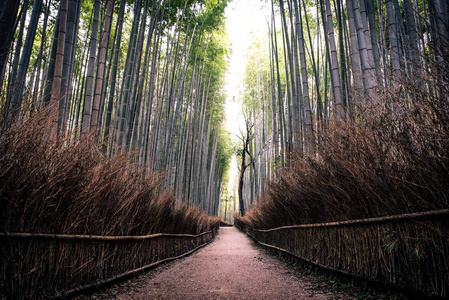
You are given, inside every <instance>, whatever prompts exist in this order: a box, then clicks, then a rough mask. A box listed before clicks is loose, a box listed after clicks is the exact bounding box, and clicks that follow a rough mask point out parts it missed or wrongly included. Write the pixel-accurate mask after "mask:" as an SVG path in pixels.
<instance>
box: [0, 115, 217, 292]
mask: <svg viewBox="0 0 449 300" xmlns="http://www.w3.org/2000/svg"><path fill="white" fill-rule="evenodd" d="M48 115H49V114H48V112H47V111H45V110H44V111H42V112H40V113H38V114H36V115H35V116H33V117H31V118H29V119H26V120H24V121H21V122H16V123H14V124H12V125H11V124H9V125H8V126H6V125H5V123H3V124H1V127H0V128H1V129H0V130H1V133H0V207H2V209H1V210H0V230H1V231H2V232H27V233H63V234H88V235H147V234H151V233H159V232H162V233H188V234H198V233H200V232H204V231H209V230H211V229H213V228H218V226H219V223H220V219H219V218H216V217H215V218H213V217H209V216H207V215H206V214H205V213H204V212H203V211H200V210H199V209H197V208H191V207H188V206H186V205H182V204H179V203H178V202H177V199H176V197H175V195H174V193H173V192H171V191H170V190H167V189H166V188H165V186H164V178H163V176H162V175H161V174H157V173H149V174H148V173H145V172H143V171H142V170H136V168H135V167H133V166H134V165H133V160H132V157H131V156H129V155H122V156H116V157H113V158H111V159H109V158H106V157H104V156H103V154H102V153H101V151H100V150H99V149H100V148H99V146H98V144H96V143H94V142H92V140H93V139H92V138H91V137H86V138H84V139H83V140H81V141H76V142H73V141H71V140H70V137H69V138H67V139H66V140H62V141H60V142H59V143H53V142H51V141H50V140H49V139H48V128H49V127H50V124H49V122H48V120H49V118H48V117H47V116H48ZM211 237H212V235H208V236H207V237H201V238H200V239H194V240H190V239H186V238H158V239H155V240H149V241H136V242H126V243H95V242H81V243H75V242H65V241H61V242H59V241H41V240H29V241H20V240H9V239H4V240H2V243H1V245H2V246H1V247H0V256H1V257H2V264H1V265H0V295H2V296H0V298H2V297H3V296H5V297H8V298H11V299H22V298H40V297H45V296H51V295H54V294H55V293H57V292H61V291H63V290H67V289H70V288H74V287H77V286H80V285H83V284H88V283H92V282H95V281H96V280H98V279H105V278H109V277H113V276H116V275H117V274H120V273H123V272H126V271H129V270H131V269H134V268H138V267H141V266H142V265H146V264H149V263H152V262H154V261H157V260H160V259H164V258H167V257H171V256H177V255H180V254H182V253H185V252H187V251H189V250H191V249H193V248H194V247H196V246H198V245H199V243H202V242H205V241H206V240H207V239H208V240H210V238H211Z"/></svg>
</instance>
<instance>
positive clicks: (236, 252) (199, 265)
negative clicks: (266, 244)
mask: <svg viewBox="0 0 449 300" xmlns="http://www.w3.org/2000/svg"><path fill="white" fill-rule="evenodd" d="M89 298H91V299H92V298H103V299H104V298H107V299H245V300H246V299H354V298H352V297H349V296H348V295H345V294H342V293H338V292H329V290H326V289H320V287H319V286H318V285H317V284H316V282H315V281H314V280H313V279H311V278H308V277H305V276H302V275H298V274H297V273H295V272H294V270H293V269H291V267H289V266H288V265H287V264H286V263H285V262H282V261H280V260H277V259H276V258H274V257H272V256H270V255H268V254H266V253H265V252H263V251H261V250H259V249H258V248H257V247H255V246H254V245H253V243H252V242H251V241H250V240H249V238H248V237H247V236H246V235H244V234H243V233H241V232H239V231H238V230H237V229H236V228H234V227H222V228H220V232H219V234H218V236H217V237H216V239H215V241H214V242H213V243H212V244H210V245H209V246H207V247H205V248H203V249H201V250H199V251H198V252H196V253H195V254H193V255H191V256H189V257H187V258H185V259H182V260H180V261H178V262H176V263H172V264H169V265H168V266H165V267H164V266H163V267H159V268H157V269H155V270H153V271H152V272H150V273H147V274H144V275H142V276H140V277H139V278H137V279H133V280H130V281H128V282H127V283H125V284H121V285H119V286H116V287H114V288H112V289H109V290H107V291H105V292H102V293H99V294H96V295H92V296H91V297H89Z"/></svg>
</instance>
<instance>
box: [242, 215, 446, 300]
mask: <svg viewBox="0 0 449 300" xmlns="http://www.w3.org/2000/svg"><path fill="white" fill-rule="evenodd" d="M236 226H238V227H239V228H240V229H241V230H242V231H244V232H246V233H247V234H248V235H249V236H251V237H252V238H253V239H255V240H256V241H258V242H259V243H260V244H261V245H263V246H266V247H268V248H271V249H275V250H278V251H281V252H284V253H288V254H290V255H293V256H295V257H297V258H299V259H300V260H302V261H306V262H308V263H310V264H312V265H315V266H318V267H321V268H325V269H328V270H330V271H334V272H337V273H342V274H345V275H349V276H350V277H354V278H358V279H362V280H364V281H372V282H375V283H383V284H384V285H386V286H390V287H396V288H401V289H402V290H405V291H408V292H417V293H418V294H420V295H421V296H426V295H427V296H429V297H433V296H435V297H436V298H440V297H441V298H449V209H443V210H436V211H430V212H424V213H412V214H404V215H398V216H389V217H380V218H370V219H362V220H352V221H344V222H332V223H320V224H305V225H295V226H285V227H278V228H273V229H268V230H259V229H254V228H250V227H248V226H247V225H245V224H243V223H238V224H236Z"/></svg>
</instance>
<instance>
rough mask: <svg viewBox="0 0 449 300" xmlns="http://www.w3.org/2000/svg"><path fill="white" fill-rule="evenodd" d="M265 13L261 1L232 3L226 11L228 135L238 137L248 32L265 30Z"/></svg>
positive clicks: (244, 0) (246, 0) (240, 0)
mask: <svg viewBox="0 0 449 300" xmlns="http://www.w3.org/2000/svg"><path fill="white" fill-rule="evenodd" d="M265 12H266V10H264V9H263V4H262V2H261V0H233V1H232V2H230V3H229V4H228V5H227V8H226V11H225V15H226V19H227V20H226V27H227V30H228V34H229V41H230V42H231V47H232V50H231V55H230V63H229V69H228V73H227V74H226V82H227V84H226V91H227V95H228V98H227V102H226V115H227V127H228V130H229V131H230V132H232V133H234V134H237V135H238V134H240V131H239V124H242V123H243V119H242V118H240V120H239V115H240V106H241V105H240V103H239V101H238V98H239V88H240V87H241V86H240V83H241V82H242V79H243V75H244V72H245V66H246V61H245V53H246V51H247V48H248V46H249V42H250V33H251V32H257V31H259V32H261V33H263V32H266V30H267V23H266V19H265ZM234 99H235V100H237V101H234ZM243 124H244V123H243ZM243 124H242V125H243Z"/></svg>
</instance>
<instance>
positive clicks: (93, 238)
mask: <svg viewBox="0 0 449 300" xmlns="http://www.w3.org/2000/svg"><path fill="white" fill-rule="evenodd" d="M209 233H212V230H210V231H207V232H203V233H200V234H197V235H193V234H176V233H155V234H149V235H128V236H127V235H118V236H103V235H85V234H47V233H19V232H0V239H1V240H5V239H20V240H33V239H39V240H66V241H90V242H97V241H102V242H108V241H111V242H112V241H140V240H150V239H155V238H160V237H186V238H197V237H200V236H202V235H206V234H209Z"/></svg>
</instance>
